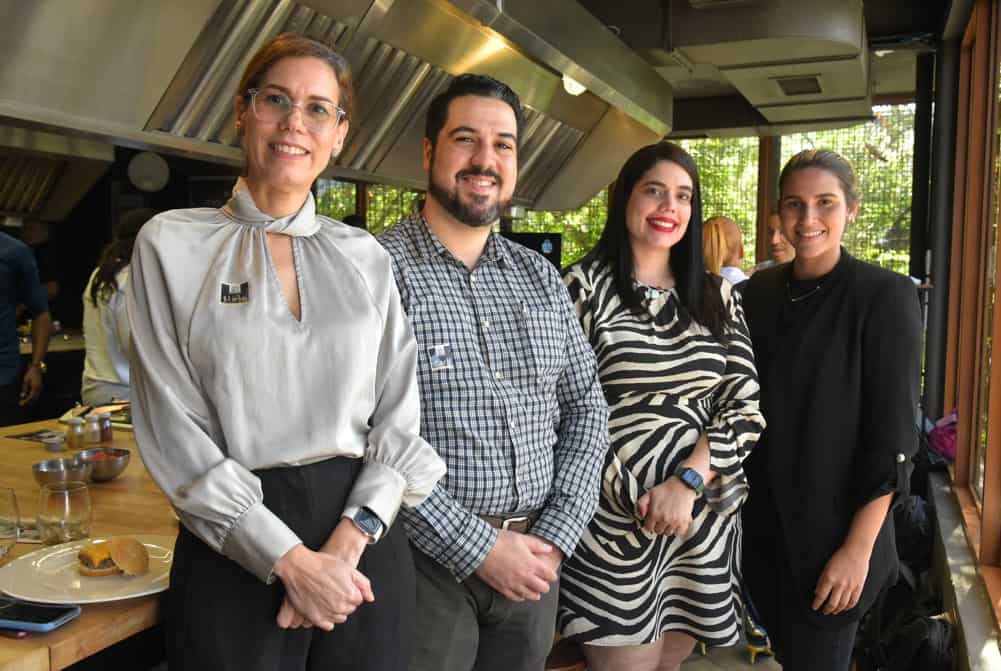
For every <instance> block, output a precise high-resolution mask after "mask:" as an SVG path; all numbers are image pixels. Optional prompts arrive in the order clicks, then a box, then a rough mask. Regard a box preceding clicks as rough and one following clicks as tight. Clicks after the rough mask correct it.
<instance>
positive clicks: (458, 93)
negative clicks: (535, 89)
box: [424, 74, 525, 147]
mask: <svg viewBox="0 0 1001 671" xmlns="http://www.w3.org/2000/svg"><path fill="white" fill-rule="evenodd" d="M462 96H481V97H484V98H496V99H497V100H500V101H501V102H505V103H507V104H508V105H509V106H510V107H511V111H513V112H514V119H515V122H516V123H517V130H518V137H517V141H518V143H519V144H520V143H521V130H522V127H523V126H524V125H525V113H524V112H523V111H522V109H521V100H519V99H518V94H517V93H515V92H514V91H512V90H511V88H510V87H509V86H508V85H507V84H505V83H504V82H501V81H497V80H496V79H494V78H493V77H487V76H486V75H469V74H466V75H459V76H458V77H456V78H455V79H453V80H452V81H451V83H450V84H449V85H448V88H447V89H445V90H444V91H443V92H442V93H439V94H438V95H437V96H435V98H434V100H432V101H431V105H429V106H428V115H427V120H426V121H425V123H424V137H426V138H427V139H428V140H430V142H431V146H432V147H434V146H435V145H436V144H437V143H438V133H440V132H441V129H442V128H444V127H445V121H446V120H447V119H448V106H449V105H450V104H451V103H452V101H453V100H455V99H456V98H460V97H462Z"/></svg>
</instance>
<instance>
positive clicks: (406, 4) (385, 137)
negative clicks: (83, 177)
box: [0, 0, 672, 209]
mask: <svg viewBox="0 0 1001 671" xmlns="http://www.w3.org/2000/svg"><path fill="white" fill-rule="evenodd" d="M0 16H3V18H4V20H3V21H0V42H2V43H3V44H4V45H5V46H6V47H8V49H7V54H8V56H9V57H8V58H7V59H5V60H3V61H0V91H2V92H3V93H2V94H0V123H9V124H10V125H12V126H20V127H24V128H31V129H37V130H42V131H54V132H57V133H60V134H64V135H65V136H67V137H76V138H87V139H88V140H96V141H98V142H100V143H104V144H105V145H106V146H107V147H108V148H109V150H110V147H111V146H125V147H131V148H135V149H144V150H152V151H158V152H164V153H170V154H175V155H182V156H187V157H191V158H196V159H201V160H208V161H213V162H217V163H226V164H239V163H240V162H241V161H242V160H243V157H242V153H241V152H240V150H239V149H238V148H237V147H236V146H235V141H236V138H235V135H234V129H233V123H232V109H233V97H234V95H235V94H236V90H235V89H236V86H237V85H238V78H239V76H240V74H241V73H242V70H243V69H244V67H245V65H246V63H247V61H248V60H249V59H250V58H251V57H252V56H253V54H254V52H255V51H256V50H257V49H258V47H260V46H261V45H262V44H263V43H264V42H265V41H266V40H268V39H269V38H270V37H271V36H273V35H275V34H277V33H278V32H280V31H286V30H290V31H298V32H303V33H306V34H309V35H312V36H314V37H317V38H319V39H322V40H324V41H326V42H328V43H330V44H332V45H333V46H334V47H335V48H336V49H338V50H339V51H340V52H341V53H342V54H343V55H344V56H345V57H346V58H347V60H348V62H349V63H350V64H351V66H352V71H353V73H354V76H355V82H356V89H357V97H356V100H357V102H358V106H357V109H356V113H355V115H354V118H353V119H352V120H351V130H350V132H349V134H348V142H347V146H346V147H345V148H344V151H343V152H342V154H341V156H340V157H339V159H338V161H337V162H336V164H334V165H332V166H331V167H330V169H329V170H328V171H327V173H326V176H328V177H340V178H348V179H356V180H364V181H370V182H379V183H386V184H395V185H399V186H413V187H418V188H422V187H424V186H425V185H426V180H427V178H426V175H425V174H424V170H423V168H422V165H421V156H422V151H421V143H422V140H423V130H424V117H425V113H426V109H427V105H428V103H429V101H430V100H431V98H432V97H433V96H434V95H435V94H437V93H438V92H440V91H441V90H442V89H443V88H444V87H445V86H447V84H448V82H449V80H450V78H451V77H452V76H455V75H457V74H459V73H463V72H479V73H483V74H488V75H491V76H494V77H496V78H498V79H500V80H502V81H504V82H506V83H507V84H509V85H510V86H511V88H513V89H514V90H515V91H516V92H517V93H518V95H519V96H520V97H521V100H522V102H523V104H524V105H525V107H526V108H527V110H528V111H527V116H528V125H527V129H526V132H525V135H524V137H523V138H522V148H521V156H520V159H521V174H520V177H519V185H518V189H517V191H516V193H515V202H516V204H519V205H525V206H530V207H535V208H540V209H568V208H574V207H578V206H580V205H581V204H582V203H584V202H585V201H586V200H587V199H588V198H590V197H591V196H593V195H594V193H596V192H597V191H598V190H600V189H601V188H604V187H605V186H606V185H607V184H608V182H609V181H610V180H611V179H612V178H613V176H614V174H615V172H616V170H617V169H618V167H619V166H620V165H621V164H622V161H624V160H625V158H626V157H628V156H629V154H631V153H632V152H633V151H634V150H635V149H636V148H638V147H639V146H642V145H644V144H647V143H649V142H652V141H655V140H656V139H658V138H659V137H662V136H663V135H664V134H665V133H666V132H668V131H669V130H670V127H671V120H672V113H671V112H672V93H671V88H670V86H669V85H668V84H667V83H666V82H665V81H664V80H663V79H662V78H661V77H660V76H659V75H658V74H657V73H656V72H655V71H654V70H653V69H652V67H651V66H650V65H649V64H648V63H646V62H645V61H644V60H643V59H642V58H640V57H639V56H637V54H635V53H634V52H633V51H632V50H631V49H630V48H629V47H628V46H627V45H626V44H624V43H623V42H621V41H620V40H618V38H616V37H615V36H614V35H613V34H612V33H610V32H609V31H608V29H607V28H606V27H605V26H604V25H603V24H602V23H601V22H599V21H597V20H596V19H595V18H594V17H593V16H592V15H590V14H589V13H588V12H586V11H585V10H584V9H583V8H582V7H581V6H580V5H579V3H577V2H576V1H575V0H547V1H546V2H544V3H540V2H538V0H505V2H504V3H500V2H487V1H486V0H454V1H453V0H171V2H136V1H135V0H77V1H75V2H66V1H65V0H33V2H30V3H24V2H22V1H21V0H0ZM564 74H566V75H568V76H570V77H572V78H573V79H575V80H577V81H578V82H581V83H583V84H584V85H585V86H586V87H587V89H588V90H587V91H586V92H584V93H583V94H582V95H579V96H576V97H574V96H571V95H570V94H568V93H567V92H565V91H564V89H563V85H562V81H561V80H562V76H563V75H564ZM39 82H44V84H45V85H44V86H40V85H39ZM81 183H82V182H81Z"/></svg>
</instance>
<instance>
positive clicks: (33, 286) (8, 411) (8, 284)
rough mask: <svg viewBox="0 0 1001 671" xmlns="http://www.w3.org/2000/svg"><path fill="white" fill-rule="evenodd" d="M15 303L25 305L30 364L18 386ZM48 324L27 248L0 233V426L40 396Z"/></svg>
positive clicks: (16, 418) (17, 419)
mask: <svg viewBox="0 0 1001 671" xmlns="http://www.w3.org/2000/svg"><path fill="white" fill-rule="evenodd" d="M18 303H23V304H24V305H25V306H27V309H28V313H29V314H30V315H31V317H32V321H31V344H32V350H31V351H32V354H31V365H30V366H28V368H27V370H26V371H25V372H24V377H23V379H22V380H21V381H20V384H18V376H19V374H20V368H21V354H20V349H19V342H18V338H17V317H16V314H17V305H18ZM51 321H52V320H51V319H50V317H49V306H48V303H47V302H46V300H45V289H44V288H43V287H42V284H41V282H39V280H38V269H37V268H36V267H35V259H34V257H33V256H32V254H31V249H29V247H28V246H27V245H26V244H24V243H23V242H21V241H20V240H17V239H15V238H12V237H11V236H9V235H6V234H3V233H0V426H9V425H11V424H17V423H18V422H20V421H22V417H23V415H22V409H23V408H24V407H25V406H27V405H29V404H31V403H34V402H35V401H36V400H38V397H39V395H40V394H41V393H42V374H43V373H44V372H45V353H46V352H47V351H48V349H49V332H50V330H51Z"/></svg>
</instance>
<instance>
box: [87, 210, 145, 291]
mask: <svg viewBox="0 0 1001 671" xmlns="http://www.w3.org/2000/svg"><path fill="white" fill-rule="evenodd" d="M155 216H156V210H151V209H149V208H147V207H144V208H140V209H138V210H129V211H128V212H126V213H125V214H123V215H122V217H121V219H119V220H118V224H117V225H116V226H115V230H114V231H112V235H111V242H110V243H108V246H107V247H105V248H104V251H102V252H101V260H100V261H98V263H97V273H96V274H95V275H94V281H93V282H91V283H90V301H91V302H92V303H93V304H94V305H95V306H96V305H97V304H98V302H102V303H107V302H108V301H109V300H111V296H112V294H114V293H115V292H116V291H117V290H118V280H117V279H115V276H116V275H118V271H120V270H121V269H122V268H124V267H125V266H127V265H129V261H130V260H132V245H133V244H135V241H136V236H137V235H139V229H140V228H142V227H143V224H145V223H146V222H147V221H149V220H150V219H152V218H153V217H155Z"/></svg>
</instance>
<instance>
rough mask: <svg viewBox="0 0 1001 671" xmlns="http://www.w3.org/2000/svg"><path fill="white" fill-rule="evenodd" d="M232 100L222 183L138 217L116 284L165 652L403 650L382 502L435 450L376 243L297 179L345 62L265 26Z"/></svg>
mask: <svg viewBox="0 0 1001 671" xmlns="http://www.w3.org/2000/svg"><path fill="white" fill-rule="evenodd" d="M235 107H236V125H237V129H238V132H239V133H240V135H241V144H242V147H243V151H244V155H245V157H246V174H245V176H244V177H243V178H241V179H240V180H239V181H238V182H237V184H236V186H235V187H234V190H233V197H232V199H231V200H230V201H229V202H228V203H227V204H226V205H225V206H224V207H223V208H222V209H219V210H216V209H209V208H200V209H191V210H174V211H171V212H165V213H163V214H161V215H158V216H157V217H155V218H154V219H153V220H151V221H150V222H149V223H147V224H146V225H145V226H144V227H143V229H142V231H141V232H140V234H139V237H138V238H137V240H136V245H135V252H134V256H133V260H132V267H131V275H130V277H129V283H128V290H127V291H128V297H129V304H128V311H129V322H130V326H131V329H132V352H133V357H132V403H133V420H134V422H135V430H136V442H137V444H138V446H139V449H140V451H141V452H142V456H143V461H144V463H145V464H146V467H147V468H148V469H149V471H150V473H151V474H152V476H153V478H154V479H155V480H156V482H157V484H158V485H159V486H160V487H161V489H163V491H164V493H165V494H166V495H167V497H168V498H169V499H170V501H171V503H172V504H173V506H174V508H175V510H176V511H177V513H178V516H179V517H180V520H181V525H182V526H181V529H180V531H179V533H178V539H177V544H176V547H175V551H174V552H175V554H174V561H173V565H172V568H171V575H170V591H169V594H168V598H167V608H166V629H167V653H168V662H169V664H170V667H171V668H176V669H186V670H189V669H206V670H212V671H218V670H219V669H233V670H236V669H239V670H241V671H242V670H246V669H261V670H262V671H263V670H265V669H267V670H271V669H283V670H288V669H294V670H304V669H307V668H309V669H326V668H338V669H366V670H368V669H393V670H402V669H405V668H406V666H407V660H408V658H409V653H410V645H411V641H412V634H413V607H414V601H413V600H414V591H413V590H414V583H413V572H412V560H411V558H410V549H409V546H408V544H407V541H406V535H405V533H404V531H403V529H402V526H401V525H399V524H394V518H395V517H396V513H397V510H398V508H399V507H400V505H401V503H402V504H406V505H416V504H417V503H419V502H420V501H421V500H423V499H424V497H425V496H427V494H428V493H429V492H430V491H431V488H432V486H433V485H434V484H435V482H436V481H437V480H438V478H439V477H441V475H442V473H443V472H444V466H443V464H442V462H441V460H440V459H439V458H438V457H437V455H435V453H434V451H433V450H432V449H431V448H430V447H429V446H428V445H427V444H426V443H425V442H424V441H422V440H421V439H420V437H419V436H418V433H417V432H418V429H419V421H420V416H419V415H420V411H419V399H418V395H417V385H416V378H415V375H416V365H417V349H416V346H415V343H414V340H413V335H412V333H411V330H410V327H409V324H408V322H407V318H406V315H405V314H404V313H403V310H402V309H401V307H400V302H399V297H398V294H397V292H396V287H395V284H394V283H393V275H392V269H391V266H390V259H389V256H388V255H387V254H386V253H385V251H384V250H383V249H382V247H380V246H379V244H378V243H377V242H376V241H375V239H374V238H372V237H371V236H369V235H368V234H367V233H365V232H364V231H359V230H357V229H354V228H351V227H348V226H345V225H343V224H340V223H337V222H334V221H333V220H330V219H328V218H326V217H322V216H318V215H317V214H316V204H315V201H314V199H313V195H312V193H311V192H310V187H311V185H312V183H313V181H314V180H315V179H316V178H317V176H318V175H319V174H320V173H321V172H322V171H323V170H324V169H325V168H326V167H327V164H328V162H329V161H330V159H331V157H332V156H336V154H337V153H338V152H339V151H340V149H341V146H342V143H343V142H344V136H345V134H346V133H347V130H348V119H349V118H350V112H351V78H350V73H349V71H348V67H347V64H346V62H345V61H344V59H343V58H342V57H341V56H339V55H338V54H336V53H335V52H334V51H333V50H331V49H330V47H328V46H327V45H325V44H323V43H321V42H318V41H315V40H313V39H310V38H308V37H304V36H300V35H293V34H283V35H279V36H278V37H276V38H274V39H273V40H271V41H270V42H268V43H267V44H266V45H265V46H264V47H263V48H262V49H261V50H260V51H259V52H258V53H257V54H255V55H254V57H253V58H252V59H251V60H250V62H249V63H248V65H247V68H246V70H245V72H244V74H243V77H242V79H241V81H240V84H239V88H238V90H237V92H236V100H235ZM376 541H378V542H376ZM370 543H374V544H370ZM276 579H277V580H276ZM363 604H364V605H363ZM335 625H336V627H335Z"/></svg>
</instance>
